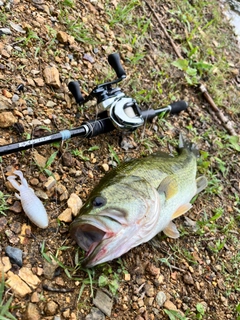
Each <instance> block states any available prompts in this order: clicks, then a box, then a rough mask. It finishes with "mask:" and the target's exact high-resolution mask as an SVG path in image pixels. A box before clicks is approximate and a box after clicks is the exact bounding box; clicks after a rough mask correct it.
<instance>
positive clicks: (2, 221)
mask: <svg viewBox="0 0 240 320" xmlns="http://www.w3.org/2000/svg"><path fill="white" fill-rule="evenodd" d="M7 223H8V221H7V219H6V218H5V217H1V218H0V232H2V231H3V230H4V229H5V228H6V226H7Z"/></svg>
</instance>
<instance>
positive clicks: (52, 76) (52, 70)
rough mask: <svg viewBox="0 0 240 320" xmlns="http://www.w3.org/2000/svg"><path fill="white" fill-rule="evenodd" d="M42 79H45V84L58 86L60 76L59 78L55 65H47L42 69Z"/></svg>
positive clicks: (59, 84)
mask: <svg viewBox="0 0 240 320" xmlns="http://www.w3.org/2000/svg"><path fill="white" fill-rule="evenodd" d="M43 75H44V79H45V81H46V84H48V85H50V86H53V87H56V88H60V86H61V83H60V78H59V72H58V69H57V68H56V67H47V68H45V69H44V70H43Z"/></svg>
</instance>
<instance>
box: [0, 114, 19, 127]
mask: <svg viewBox="0 0 240 320" xmlns="http://www.w3.org/2000/svg"><path fill="white" fill-rule="evenodd" d="M16 122H17V119H16V118H15V117H14V115H13V114H12V112H10V111H4V112H1V113H0V128H8V127H11V126H12V125H13V124H14V123H16Z"/></svg>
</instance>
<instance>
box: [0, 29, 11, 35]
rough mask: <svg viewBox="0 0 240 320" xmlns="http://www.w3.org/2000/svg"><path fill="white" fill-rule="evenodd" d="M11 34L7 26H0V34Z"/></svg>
mask: <svg viewBox="0 0 240 320" xmlns="http://www.w3.org/2000/svg"><path fill="white" fill-rule="evenodd" d="M1 33H2V34H7V35H9V34H12V31H11V30H10V29H9V28H0V34H1Z"/></svg>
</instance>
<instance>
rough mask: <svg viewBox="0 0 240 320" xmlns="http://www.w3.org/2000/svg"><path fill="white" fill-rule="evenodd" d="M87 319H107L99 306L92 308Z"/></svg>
mask: <svg viewBox="0 0 240 320" xmlns="http://www.w3.org/2000/svg"><path fill="white" fill-rule="evenodd" d="M85 320H105V316H104V314H103V313H102V312H101V311H100V310H98V309H97V308H92V309H91V313H89V314H88V315H87V316H86V318H85Z"/></svg>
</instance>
